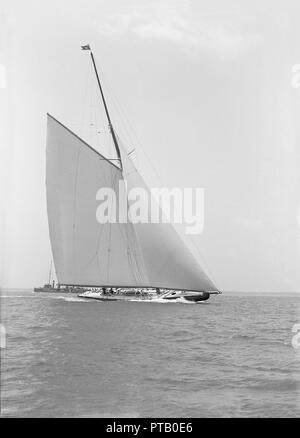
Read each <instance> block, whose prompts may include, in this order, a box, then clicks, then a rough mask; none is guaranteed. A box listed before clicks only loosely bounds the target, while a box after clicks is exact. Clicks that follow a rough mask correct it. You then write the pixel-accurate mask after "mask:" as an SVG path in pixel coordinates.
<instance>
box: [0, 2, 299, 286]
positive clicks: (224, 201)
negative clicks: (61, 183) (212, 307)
mask: <svg viewBox="0 0 300 438" xmlns="http://www.w3.org/2000/svg"><path fill="white" fill-rule="evenodd" d="M0 4H1V9H0V51H1V52H0V115H1V133H0V141H1V169H0V170H1V192H0V194H1V201H3V202H2V207H3V206H4V209H2V216H1V223H0V225H1V241H0V244H1V259H2V281H1V283H2V286H5V287H32V286H34V285H41V284H42V283H43V282H45V281H46V280H47V275H48V269H49V263H50V259H51V251H50V243H49V233H48V223H47V214H46V197H45V139H46V112H50V113H51V114H53V115H54V116H55V117H56V118H58V119H59V120H60V121H62V122H63V123H64V124H66V125H67V126H69V127H70V128H71V129H72V130H74V131H75V132H76V133H78V135H80V136H82V137H84V138H85V139H87V140H88V141H90V142H91V143H92V144H93V145H94V146H96V147H97V148H98V150H101V151H102V152H104V153H105V154H106V155H107V154H108V155H109V154H111V153H112V151H111V150H110V147H109V146H108V145H106V143H105V141H104V138H103V141H102V137H101V134H100V135H98V136H97V134H96V135H95V127H93V128H92V127H91V123H92V122H94V119H93V117H94V115H95V112H96V111H97V110H96V107H95V105H96V104H97V105H98V98H99V96H98V93H97V89H96V86H95V80H94V78H93V77H92V76H91V75H92V71H91V65H90V60H89V57H88V53H87V52H82V51H81V50H80V45H82V44H86V43H90V44H91V46H92V48H93V51H94V54H95V57H96V60H97V63H98V66H99V69H100V71H101V75H102V77H103V78H104V86H105V90H106V92H107V98H108V103H109V105H110V107H111V113H112V117H113V120H115V125H116V128H117V130H118V131H119V132H120V134H123V135H124V136H125V137H126V132H125V128H124V126H125V124H124V123H123V122H121V120H122V117H121V116H120V112H119V111H118V108H117V106H116V104H115V103H114V102H115V100H114V98H116V99H117V102H118V104H119V105H120V106H121V108H122V110H123V113H125V114H126V117H127V119H128V120H129V121H130V124H131V126H132V127H133V132H134V133H135V134H134V135H132V137H130V136H128V138H125V140H127V141H129V143H132V145H133V146H136V148H137V152H136V159H137V163H138V164H139V166H140V169H141V172H142V173H143V174H144V176H145V179H146V180H148V181H149V183H150V184H152V185H156V186H158V185H160V184H164V185H165V186H168V187H173V186H176V187H204V188H205V227H204V232H203V234H201V235H200V236H195V237H193V242H194V244H196V246H197V247H198V248H199V250H200V253H201V257H200V256H199V257H200V258H199V260H200V261H201V262H202V263H203V264H204V267H205V268H206V269H207V271H208V274H210V275H211V276H212V279H213V280H214V282H215V283H216V284H217V286H218V287H219V288H220V289H221V290H244V291H247V290H255V291H264V290H268V291H283V290H286V291H300V269H299V266H300V252H299V251H300V240H299V237H300V235H299V231H300V229H299V227H300V197H299V194H300V188H299V169H300V156H299V144H300V143H299V140H300V129H299V123H300V88H293V87H292V85H291V79H292V67H293V66H294V65H295V64H300V27H299V22H300V3H299V2H298V1H274V0H264V1H261V0H259V1H256V0H247V1H243V2H241V1H233V0H227V1H226V2H225V1H222V0H219V1H212V0H207V1H206V0H197V1H188V0H178V1H176V0H170V1H167V0H157V1H156V0H152V1H150V0H147V1H144V0H138V1H129V0H84V1H83V0H82V1H81V0H72V1H71V0H64V1H61V0H51V2H46V1H41V0H39V1H32V0H26V1H21V0H20V1H13V0H12V1H11V0H10V1H9V2H4V1H3V0H2V1H1V2H0ZM93 84H94V85H93ZM93 114H94V115H93ZM99 123H100V122H99ZM122 123H123V124H122ZM91 128H92V129H91ZM103 136H105V134H103ZM135 138H138V141H136V140H135ZM100 144H101V146H99V145H100ZM130 146H131V144H130ZM150 163H152V165H150ZM153 168H154V169H155V171H154V170H153Z"/></svg>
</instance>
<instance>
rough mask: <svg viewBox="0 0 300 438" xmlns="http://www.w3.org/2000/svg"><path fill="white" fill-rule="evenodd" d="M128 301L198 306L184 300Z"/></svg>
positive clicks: (153, 299)
mask: <svg viewBox="0 0 300 438" xmlns="http://www.w3.org/2000/svg"><path fill="white" fill-rule="evenodd" d="M128 301H135V302H140V303H157V304H178V303H179V304H198V303H196V302H193V301H187V300H185V299H184V298H176V299H175V300H166V299H164V298H152V299H142V300H141V299H132V300H128Z"/></svg>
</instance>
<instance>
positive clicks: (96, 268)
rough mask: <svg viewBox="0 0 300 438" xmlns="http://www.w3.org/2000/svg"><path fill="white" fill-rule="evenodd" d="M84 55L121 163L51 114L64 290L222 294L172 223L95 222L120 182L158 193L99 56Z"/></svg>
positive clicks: (89, 294) (191, 297) (56, 235)
mask: <svg viewBox="0 0 300 438" xmlns="http://www.w3.org/2000/svg"><path fill="white" fill-rule="evenodd" d="M82 49H83V50H86V51H88V52H89V54H90V57H91V62H92V65H93V69H94V71H95V75H96V79H97V83H98V86H99V91H100V96H101V101H102V104H103V106H104V111H105V114H106V118H107V122H108V126H109V131H110V134H111V138H112V141H113V145H114V148H115V151H116V156H117V158H116V159H109V158H107V157H105V156H103V155H102V154H100V153H99V152H98V151H96V150H95V149H94V148H93V147H92V146H91V145H89V144H88V143H87V142H85V141H84V140H83V139H82V138H80V137H79V136H78V135H77V134H75V133H74V132H72V131H71V130H70V129H69V128H68V127H67V126H65V125H64V124H63V123H61V122H60V121H58V120H57V119H56V118H55V117H53V116H52V115H50V114H47V148H46V151H47V152H46V190H47V212H48V222H49V232H50V240H51V247H52V253H53V259H54V264H55V270H56V275H57V278H58V282H59V284H60V285H61V286H63V287H76V288H82V289H83V290H85V292H83V293H81V294H80V296H81V297H84V298H89V299H100V300H124V299H126V300H132V299H135V300H136V299H145V297H146V298H149V299H160V300H164V301H167V300H169V301H171V300H178V299H181V300H184V301H194V302H198V301H204V300H207V299H208V298H209V297H210V295H211V294H219V293H220V291H219V290H218V289H217V288H216V286H215V285H214V283H213V282H212V280H211V279H210V278H209V277H208V275H207V274H206V273H205V272H204V270H203V269H202V267H201V266H200V265H199V263H198V261H197V260H196V259H195V257H194V256H193V254H192V253H191V251H190V250H189V249H188V247H187V246H186V244H185V243H184V241H183V240H182V238H181V237H180V236H179V234H178V233H177V232H176V230H175V228H174V227H173V225H172V224H171V223H151V222H149V223H141V222H138V223H133V222H131V221H127V222H120V221H119V222H114V223H111V222H106V223H99V222H98V221H97V220H96V207H97V199H96V194H97V192H98V190H99V188H101V187H110V188H111V189H113V190H114V191H115V193H116V195H117V196H118V187H119V183H122V182H123V183H124V182H125V183H126V190H127V191H129V190H132V189H135V188H143V189H144V190H145V191H146V192H147V193H148V194H149V196H150V197H151V193H150V190H149V188H148V187H147V185H146V183H145V181H144V179H143V177H142V176H141V174H140V173H139V171H138V169H137V168H136V166H135V164H134V162H133V161H132V159H131V156H130V153H129V154H128V152H127V150H126V147H125V146H124V145H123V143H122V141H121V139H120V138H119V136H118V135H117V133H116V131H115V128H114V126H113V123H112V121H111V117H110V113H109V110H108V106H107V102H106V99H105V96H104V92H103V88H102V85H101V82H100V78H99V74H98V70H97V67H96V63H95V58H94V55H93V52H92V50H91V48H90V46H89V45H85V46H82ZM117 204H118V203H117ZM128 206H129V200H128V198H127V208H128ZM87 289H88V290H87Z"/></svg>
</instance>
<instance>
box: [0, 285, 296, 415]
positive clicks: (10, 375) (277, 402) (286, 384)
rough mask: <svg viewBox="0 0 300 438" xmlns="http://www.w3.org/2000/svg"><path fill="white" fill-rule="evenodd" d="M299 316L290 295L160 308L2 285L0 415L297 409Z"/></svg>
mask: <svg viewBox="0 0 300 438" xmlns="http://www.w3.org/2000/svg"><path fill="white" fill-rule="evenodd" d="M299 323H300V296H299V295H298V296H297V295H294V296H293V295H291V294H282V295H275V294H274V295H271V294H250V293H244V294H242V293H240V294H233V293H231V294H230V293H228V294H226V293H225V294H223V295H220V296H212V297H211V298H210V300H208V301H205V302H202V303H198V304H193V303H192V304H191V303H188V304H184V303H183V302H177V303H176V302H168V303H164V304H162V303H160V302H151V301H149V302H147V301H133V302H121V301H120V302H119V301H113V302H101V301H94V300H85V299H83V298H78V297H77V296H76V295H72V294H68V295H67V294H62V293H61V294H60V293H58V294H51V293H34V292H32V291H28V290H14V291H13V290H11V291H2V296H1V324H2V326H3V327H4V328H5V331H6V340H5V341H6V342H5V348H2V349H1V415H2V416H5V417H10V416H13V417H42V416H46V417H173V416H174V417H271V416H272V417H282V416H283V417H295V416H299V415H300V342H299V343H297V342H295V339H296V336H297V334H296V331H297V327H298V326H297V325H296V324H299ZM293 327H294V332H293V331H292V330H293ZM299 327H300V326H299ZM293 340H294V342H293ZM2 346H4V344H3V345H2Z"/></svg>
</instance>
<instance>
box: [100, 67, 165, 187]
mask: <svg viewBox="0 0 300 438" xmlns="http://www.w3.org/2000/svg"><path fill="white" fill-rule="evenodd" d="M103 79H104V81H105V82H106V86H105V87H106V89H107V90H108V92H109V93H110V95H111V96H110V97H111V98H112V100H113V101H114V104H115V106H116V109H117V110H118V112H119V113H120V115H121V116H122V117H123V118H124V120H125V121H126V123H127V125H128V127H127V132H128V135H129V137H131V132H130V130H131V131H132V133H133V135H134V137H135V140H136V141H133V142H132V143H133V144H134V143H136V144H137V145H138V146H139V148H140V149H141V151H142V152H143V154H144V156H145V158H146V160H147V161H148V163H149V164H150V167H151V169H152V172H153V173H154V174H155V175H156V177H157V178H158V181H159V183H160V184H161V185H162V186H163V185H164V183H163V181H162V177H161V175H160V174H159V173H158V172H157V170H156V168H155V166H154V164H153V162H152V160H151V159H150V157H149V155H148V154H147V152H146V150H145V148H144V147H143V145H142V142H141V141H140V139H139V137H138V135H137V132H136V130H135V129H134V127H133V125H132V124H131V122H130V120H129V118H128V117H127V115H126V112H125V111H124V110H123V109H122V106H121V104H120V103H119V100H118V98H117V97H116V96H115V94H114V93H113V91H112V89H111V87H110V86H109V85H108V81H107V79H106V78H105V75H103ZM131 139H132V138H131ZM119 141H120V140H119ZM123 147H124V146H123Z"/></svg>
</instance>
